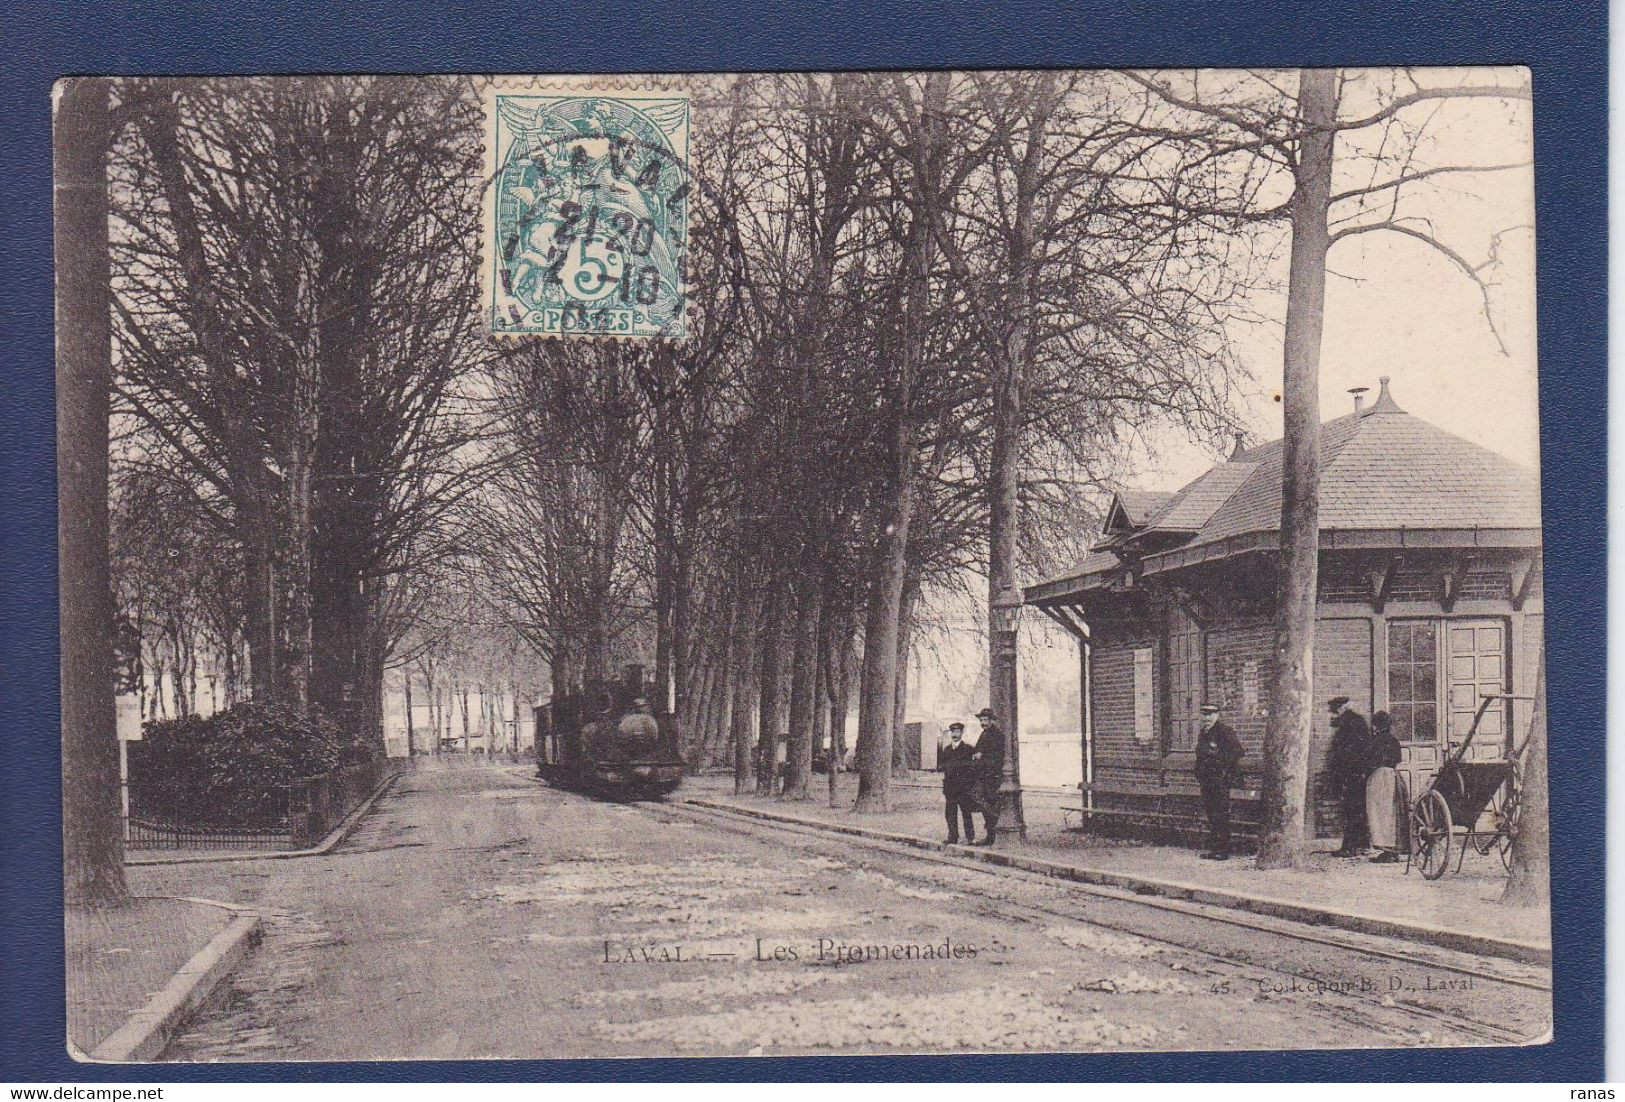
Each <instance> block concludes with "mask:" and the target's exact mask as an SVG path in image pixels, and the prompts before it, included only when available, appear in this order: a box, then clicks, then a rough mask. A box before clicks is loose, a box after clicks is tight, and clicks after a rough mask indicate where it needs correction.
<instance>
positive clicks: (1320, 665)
mask: <svg viewBox="0 0 1625 1102" xmlns="http://www.w3.org/2000/svg"><path fill="white" fill-rule="evenodd" d="M1371 623H1372V622H1371V621H1370V620H1368V619H1346V620H1341V619H1340V620H1321V621H1320V623H1319V624H1318V625H1317V628H1316V631H1315V690H1314V700H1315V709H1316V711H1317V713H1318V717H1317V718H1316V720H1315V739H1314V742H1313V743H1311V744H1310V748H1309V792H1310V796H1311V806H1312V807H1313V809H1314V819H1315V826H1316V834H1317V835H1319V836H1321V837H1327V836H1332V835H1337V834H1339V833H1340V832H1341V830H1342V818H1341V813H1340V811H1339V809H1338V805H1337V800H1336V797H1335V795H1334V794H1333V793H1332V791H1331V790H1330V789H1329V788H1328V787H1327V785H1326V784H1325V783H1324V774H1325V770H1326V752H1327V750H1328V749H1329V748H1330V746H1331V741H1332V727H1331V715H1330V713H1329V712H1328V711H1327V709H1326V701H1328V700H1330V699H1331V698H1332V697H1334V696H1346V697H1348V698H1349V704H1350V706H1351V707H1352V708H1354V710H1355V711H1357V712H1359V713H1360V714H1361V715H1363V716H1365V717H1366V718H1367V719H1369V718H1370V717H1371V700H1372V685H1371Z"/></svg>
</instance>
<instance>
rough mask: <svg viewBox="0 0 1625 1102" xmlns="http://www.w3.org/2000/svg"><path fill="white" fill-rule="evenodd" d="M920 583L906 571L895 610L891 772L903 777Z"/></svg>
mask: <svg viewBox="0 0 1625 1102" xmlns="http://www.w3.org/2000/svg"><path fill="white" fill-rule="evenodd" d="M919 595H920V586H919V582H918V581H917V580H915V578H914V576H913V572H912V571H911V572H910V577H909V580H908V582H907V583H906V584H905V585H904V587H903V603H902V607H901V609H899V610H898V613H897V710H896V712H895V713H894V716H895V717H894V718H893V720H892V758H891V768H892V774H893V775H894V776H898V777H906V776H907V775H908V773H909V760H910V758H911V757H912V755H911V754H910V753H909V746H908V689H909V658H910V656H911V655H912V654H913V650H914V606H915V604H916V603H917V602H918V600H919Z"/></svg>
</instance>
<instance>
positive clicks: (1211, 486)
mask: <svg viewBox="0 0 1625 1102" xmlns="http://www.w3.org/2000/svg"><path fill="white" fill-rule="evenodd" d="M1383 383H1384V386H1383V391H1382V395H1381V397H1379V399H1378V400H1377V402H1376V403H1375V404H1374V405H1373V406H1372V408H1370V409H1368V410H1366V411H1364V412H1363V413H1351V414H1348V415H1347V416H1345V417H1339V418H1336V419H1335V420H1332V421H1327V422H1325V423H1324V424H1323V425H1321V429H1320V527H1321V529H1322V531H1327V530H1343V531H1347V530H1358V529H1368V530H1373V529H1374V530H1393V529H1401V528H1404V529H1417V528H1422V529H1508V528H1511V529H1539V527H1540V479H1539V476H1538V475H1537V474H1536V473H1535V472H1534V471H1533V470H1531V469H1529V468H1528V467H1524V466H1522V465H1520V464H1518V463H1514V462H1513V461H1512V460H1510V459H1507V458H1506V457H1505V456H1502V455H1499V454H1497V453H1496V452H1492V451H1490V450H1489V449H1488V448H1484V447H1481V446H1479V445H1478V444H1474V443H1472V442H1470V441H1467V440H1463V439H1462V438H1461V437H1459V436H1456V435H1454V434H1453V433H1449V432H1446V431H1445V430H1444V429H1441V428H1439V427H1438V426H1437V425H1433V424H1430V423H1429V422H1427V421H1424V420H1422V419H1421V418H1420V417H1415V416H1413V415H1411V414H1409V413H1406V412H1404V411H1403V410H1401V409H1400V408H1399V406H1398V405H1396V404H1395V402H1394V400H1393V399H1392V397H1390V396H1389V394H1388V389H1387V385H1386V384H1387V380H1386V379H1384V380H1383ZM1131 492H1132V491H1120V492H1119V494H1118V500H1119V501H1123V500H1124V499H1125V496H1126V495H1127V494H1129V493H1131ZM1126 510H1127V506H1126V505H1125V511H1126ZM1280 525H1281V441H1279V440H1275V441H1271V442H1270V443H1268V444H1261V445H1259V446H1257V447H1254V448H1250V449H1248V450H1246V451H1242V452H1238V453H1236V454H1235V455H1232V456H1231V457H1230V459H1229V460H1228V461H1226V462H1224V463H1220V464H1219V465H1218V466H1216V467H1214V468H1212V469H1211V470H1209V471H1208V472H1207V473H1206V474H1204V475H1202V476H1201V477H1200V478H1198V479H1196V480H1195V481H1193V482H1191V483H1190V484H1189V485H1187V486H1185V487H1184V488H1182V489H1181V490H1179V491H1178V492H1176V493H1174V494H1172V495H1169V496H1168V498H1167V500H1166V502H1165V503H1164V504H1163V505H1162V507H1161V508H1160V509H1159V510H1158V511H1157V512H1156V514H1155V515H1154V516H1152V518H1151V519H1150V521H1149V522H1148V523H1147V524H1146V525H1145V527H1144V528H1142V529H1141V530H1140V531H1138V532H1135V533H1132V534H1127V535H1117V536H1115V537H1114V538H1113V540H1112V542H1113V544H1114V545H1116V544H1133V543H1138V542H1140V541H1141V540H1142V539H1144V538H1147V537H1150V536H1153V535H1155V534H1156V533H1165V534H1166V535H1167V536H1185V537H1188V538H1186V539H1183V540H1180V541H1179V543H1178V545H1179V546H1183V547H1198V546H1201V545H1204V544H1211V543H1217V542H1219V541H1221V540H1226V539H1229V538H1231V537H1234V536H1243V535H1249V534H1254V533H1265V532H1274V531H1278V530H1279V528H1280ZM1163 546H1164V547H1166V546H1167V545H1166V544H1164V545H1163ZM1171 553H1172V552H1170V554H1171ZM1117 561H1118V560H1117V557H1116V556H1115V555H1113V554H1111V553H1110V552H1109V551H1105V550H1103V549H1102V547H1101V545H1099V544H1097V545H1096V547H1095V548H1094V549H1093V550H1091V552H1090V554H1089V555H1088V557H1086V558H1085V559H1084V561H1083V562H1082V563H1080V564H1079V565H1078V566H1077V567H1075V568H1073V569H1072V570H1070V571H1068V572H1067V573H1066V574H1064V575H1061V576H1060V577H1058V578H1054V579H1050V581H1061V580H1064V579H1067V578H1080V577H1081V576H1083V575H1086V574H1089V573H1091V572H1094V571H1099V570H1103V569H1106V568H1108V567H1111V566H1114V565H1116V563H1117Z"/></svg>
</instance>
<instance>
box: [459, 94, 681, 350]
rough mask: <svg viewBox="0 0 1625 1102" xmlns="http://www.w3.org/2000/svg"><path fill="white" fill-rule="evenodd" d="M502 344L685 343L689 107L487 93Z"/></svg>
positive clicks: (496, 328) (490, 235)
mask: <svg viewBox="0 0 1625 1102" xmlns="http://www.w3.org/2000/svg"><path fill="white" fill-rule="evenodd" d="M486 107H487V127H488V133H487V141H488V142H489V143H490V144H489V146H488V148H489V153H490V158H491V160H490V166H491V177H490V193H489V194H488V196H487V200H486V203H485V218H484V221H483V224H482V227H481V229H482V233H483V234H484V236H485V241H484V249H485V266H484V267H485V276H486V288H485V296H486V299H485V301H486V307H487V312H488V316H489V318H490V322H491V333H492V335H494V336H522V335H537V336H600V337H622V338H644V339H648V338H654V337H665V338H670V339H681V338H682V337H683V335H684V327H685V323H686V318H685V307H686V301H685V293H684V283H683V265H684V260H685V254H686V252H687V245H688V206H689V200H690V189H689V174H688V132H689V96H688V94H687V92H684V91H677V90H659V91H625V92H621V91H615V90H610V89H600V88H597V87H583V88H579V89H573V88H565V89H562V90H553V89H547V88H544V89H541V90H524V91H517V92H516V91H506V90H502V89H500V88H497V89H493V90H491V91H490V92H488V93H487V103H486Z"/></svg>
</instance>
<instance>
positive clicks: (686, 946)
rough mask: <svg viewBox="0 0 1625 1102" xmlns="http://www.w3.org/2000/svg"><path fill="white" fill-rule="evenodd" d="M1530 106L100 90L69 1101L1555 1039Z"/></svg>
mask: <svg viewBox="0 0 1625 1102" xmlns="http://www.w3.org/2000/svg"><path fill="white" fill-rule="evenodd" d="M1531 95H1532V94H1531V82H1530V74H1529V72H1528V71H1527V70H1524V69H1514V68H1486V69H1473V70H1466V69H1397V68H1395V69H1386V68H1384V69H1353V68H1345V69H1320V70H1303V71H1298V70H1171V69H1170V70H1120V71H1118V70H1098V71H1059V70H1023V71H974V72H947V71H932V72H884V73H863V72H842V73H795V72H781V73H765V74H755V73H741V74H705V75H684V76H662V75H630V74H611V75H602V76H547V75H536V76H480V77H469V76H421V77H420V76H390V77H368V76H301V77H241V76H233V77H208V78H176V79H169V78H151V77H112V78H76V79H71V80H65V81H62V82H60V83H59V84H58V86H57V88H56V91H55V120H56V128H55V142H56V162H55V164H56V184H57V191H56V195H57V201H56V246H57V263H58V331H59V338H58V358H59V377H58V379H59V381H58V386H59V401H60V402H61V403H62V406H61V408H62V410H63V414H62V417H61V420H60V436H59V454H60V456H61V464H60V469H61V501H62V517H63V527H62V540H63V547H62V561H61V574H62V594H63V596H62V610H63V648H62V654H63V660H62V661H63V671H62V672H63V703H64V717H65V729H64V734H63V776H64V812H65V836H64V847H65V848H64V852H65V855H66V869H67V893H68V902H69V906H68V908H67V914H66V939H67V959H68V1000H69V1006H68V1034H69V1035H68V1038H67V1041H68V1044H69V1046H70V1049H71V1051H72V1052H73V1053H74V1054H75V1056H76V1058H79V1059H82V1060H88V1061H112V1062H124V1061H133V1060H135V1061H171V1062H198V1061H227V1062H241V1061H333V1060H424V1059H430V1060H449V1059H484V1058H491V1059H527V1060H535V1059H555V1058H556V1059H566V1058H572V1059H573V1058H583V1057H669V1056H705V1057H718V1056H726V1057H751V1056H784V1055H815V1056H816V1055H821V1056H837V1055H856V1054H911V1053H925V1054H929V1053H1006V1052H1023V1053H1033V1052H1069V1053H1070V1052H1079V1053H1094V1052H1120V1051H1142V1052H1143V1051H1159V1052H1175V1051H1234V1050H1265V1049H1300V1050H1315V1049H1353V1048H1358V1049H1382V1048H1403V1047H1417V1046H1420V1047H1431V1048H1445V1047H1462V1046H1512V1045H1526V1044H1534V1043H1539V1042H1542V1041H1544V1040H1548V1039H1550V1037H1551V1030H1552V1021H1553V1015H1552V929H1551V919H1550V892H1549V887H1548V860H1549V854H1548V827H1547V802H1548V795H1547V793H1548V786H1547V771H1546V763H1547V737H1546V711H1545V708H1546V706H1545V660H1544V617H1543V584H1542V583H1543V575H1542V524H1541V500H1540V480H1539V474H1538V472H1539V466H1540V455H1539V432H1538V429H1539V417H1538V404H1537V397H1536V379H1537V368H1536V359H1535V240H1536V238H1535V229H1534V165H1533V156H1534V154H1533V138H1532V123H1531V116H1532V99H1531Z"/></svg>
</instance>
